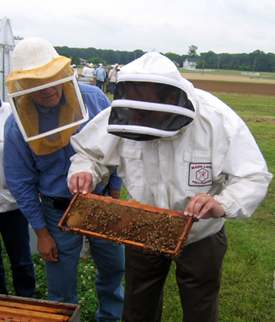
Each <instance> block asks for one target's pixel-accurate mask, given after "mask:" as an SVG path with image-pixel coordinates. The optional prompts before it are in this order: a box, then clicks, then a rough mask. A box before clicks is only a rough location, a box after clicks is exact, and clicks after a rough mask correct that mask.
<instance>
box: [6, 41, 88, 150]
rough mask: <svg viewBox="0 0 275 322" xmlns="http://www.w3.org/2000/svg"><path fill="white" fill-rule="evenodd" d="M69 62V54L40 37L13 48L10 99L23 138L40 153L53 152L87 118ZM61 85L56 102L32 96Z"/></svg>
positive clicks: (8, 82)
mask: <svg viewBox="0 0 275 322" xmlns="http://www.w3.org/2000/svg"><path fill="white" fill-rule="evenodd" d="M70 65H71V60H70V59H69V58H67V57H63V56H59V55H58V53H57V52H56V51H55V49H54V48H53V46H52V45H51V44H50V43H48V42H47V41H46V40H44V39H41V38H26V39H24V40H22V41H21V42H20V43H19V44H18V45H17V46H16V47H15V49H14V51H13V54H12V67H13V72H12V73H10V75H9V76H8V77H7V79H6V85H7V87H8V90H9V100H10V103H11V107H12V110H13V114H14V117H15V119H16V122H17V124H18V127H19V128H20V131H21V133H22V135H23V137H24V139H25V140H26V142H28V144H29V145H30V147H31V149H32V150H33V151H34V153H36V154H37V155H46V154H50V153H53V152H54V151H56V150H58V149H60V148H62V147H64V146H66V145H67V144H68V143H69V140H70V137H71V135H72V134H73V133H74V132H75V131H76V130H77V128H78V127H79V126H80V124H81V123H83V122H85V121H87V120H88V113H87V109H86V106H85V104H84V102H83V99H82V96H81V92H80V90H79V87H78V84H77V80H76V78H75V76H74V72H73V70H72V68H71V66H70ZM58 85H61V87H62V94H60V95H61V97H60V100H59V102H57V104H56V106H50V107H49V106H47V104H46V103H45V105H43V102H42V103H41V102H39V103H38V102H36V101H35V100H34V98H32V97H35V95H34V94H37V93H39V92H41V91H42V92H43V90H46V89H49V88H52V87H54V86H58ZM58 87H59V88H60V86H58ZM38 91H39V92H38ZM47 118H48V119H47Z"/></svg>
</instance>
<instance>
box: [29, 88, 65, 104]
mask: <svg viewBox="0 0 275 322" xmlns="http://www.w3.org/2000/svg"><path fill="white" fill-rule="evenodd" d="M30 95H31V97H32V99H33V100H34V101H35V102H36V103H38V104H39V105H42V106H45V107H54V106H56V105H57V104H58V103H59V101H60V99H61V97H62V85H61V84H60V85H56V86H52V87H48V88H45V89H42V90H40V91H36V92H33V93H31V94H30Z"/></svg>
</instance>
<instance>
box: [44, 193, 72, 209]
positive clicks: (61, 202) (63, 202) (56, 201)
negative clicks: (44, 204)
mask: <svg viewBox="0 0 275 322" xmlns="http://www.w3.org/2000/svg"><path fill="white" fill-rule="evenodd" d="M43 197H45V198H49V199H51V200H52V201H53V206H54V208H55V209H56V210H62V211H65V210H67V208H68V207H69V204H70V202H71V199H68V198H61V197H48V196H43Z"/></svg>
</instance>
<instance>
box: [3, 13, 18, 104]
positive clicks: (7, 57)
mask: <svg viewBox="0 0 275 322" xmlns="http://www.w3.org/2000/svg"><path fill="white" fill-rule="evenodd" d="M14 47H15V43H14V38H13V33H12V29H11V24H10V20H9V19H8V18H7V17H4V18H3V19H1V20H0V94H1V99H2V100H3V101H5V102H7V101H8V89H7V87H6V85H5V80H6V78H7V77H8V75H9V73H10V72H11V53H12V51H13V48H14Z"/></svg>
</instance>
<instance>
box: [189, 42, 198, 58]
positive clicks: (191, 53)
mask: <svg viewBox="0 0 275 322" xmlns="http://www.w3.org/2000/svg"><path fill="white" fill-rule="evenodd" d="M197 49H198V47H197V46H195V45H191V46H189V49H188V56H190V57H191V58H197V57H198V54H197Z"/></svg>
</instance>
